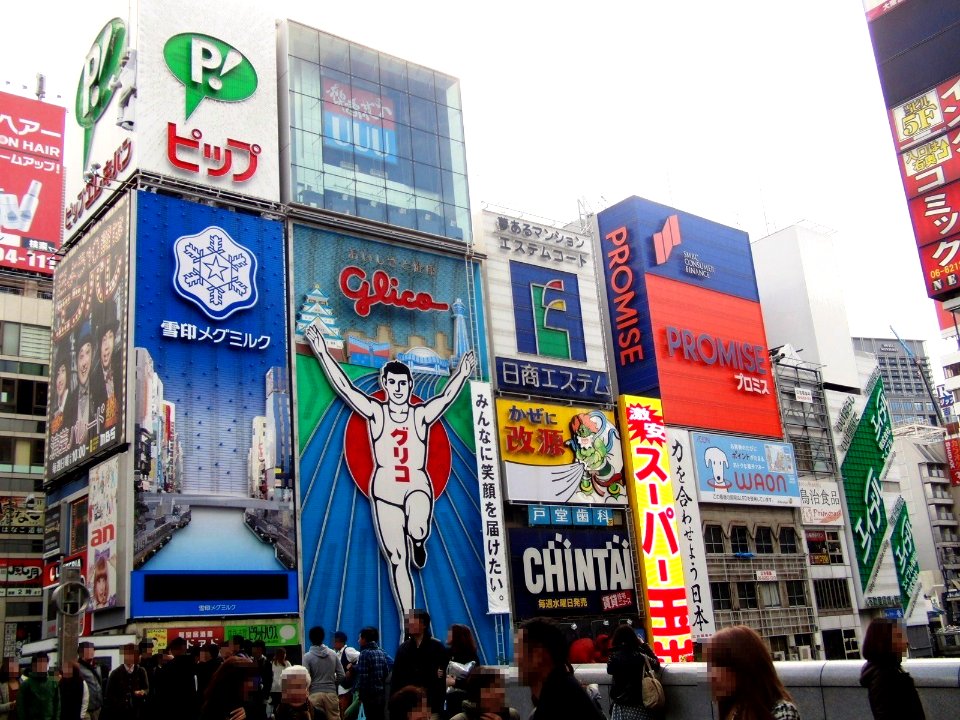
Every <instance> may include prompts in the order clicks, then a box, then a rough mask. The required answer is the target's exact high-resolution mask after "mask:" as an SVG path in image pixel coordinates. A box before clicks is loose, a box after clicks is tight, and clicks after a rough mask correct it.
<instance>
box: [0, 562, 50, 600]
mask: <svg viewBox="0 0 960 720" xmlns="http://www.w3.org/2000/svg"><path fill="white" fill-rule="evenodd" d="M42 580H43V560H41V559H40V558H0V597H8V598H18V597H42V596H43V587H42Z"/></svg>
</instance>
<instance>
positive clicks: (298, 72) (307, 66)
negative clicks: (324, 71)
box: [290, 58, 321, 98]
mask: <svg viewBox="0 0 960 720" xmlns="http://www.w3.org/2000/svg"><path fill="white" fill-rule="evenodd" d="M290 89H291V90H293V91H294V92H298V93H300V94H301V95H309V96H311V97H315V98H318V97H320V93H321V89H320V66H319V65H317V64H316V63H312V62H309V61H307V60H301V59H299V58H290Z"/></svg>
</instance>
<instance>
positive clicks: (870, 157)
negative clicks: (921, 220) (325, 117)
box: [0, 0, 942, 365]
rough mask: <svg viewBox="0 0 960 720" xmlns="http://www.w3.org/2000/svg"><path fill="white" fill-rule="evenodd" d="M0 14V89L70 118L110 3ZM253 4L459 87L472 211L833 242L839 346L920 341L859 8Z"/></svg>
mask: <svg viewBox="0 0 960 720" xmlns="http://www.w3.org/2000/svg"><path fill="white" fill-rule="evenodd" d="M237 4H238V3H233V2H229V1H225V2H224V3H223V5H224V7H225V8H226V9H228V11H229V10H230V9H231V8H232V6H234V5H237ZM7 5H8V7H5V10H4V26H5V39H4V42H3V44H2V45H0V89H4V90H6V91H8V92H14V93H17V94H28V91H23V90H21V85H24V84H25V85H28V86H29V87H30V88H32V86H33V82H34V80H33V78H34V76H35V74H36V73H37V72H43V73H44V74H45V75H46V76H47V78H48V80H47V82H48V92H49V94H48V98H47V99H48V100H55V95H57V94H60V95H62V100H61V102H63V103H64V104H65V105H67V106H68V108H69V107H71V106H72V104H73V100H74V93H75V89H76V83H77V79H78V77H79V73H80V68H81V64H82V60H83V57H84V54H85V53H86V51H87V49H88V48H89V46H90V44H91V42H92V41H93V39H94V37H95V35H96V33H97V31H98V30H99V29H100V27H101V26H102V25H103V24H104V23H105V22H106V21H107V20H108V19H109V18H110V17H112V15H113V14H124V10H125V8H126V6H127V2H126V0H97V2H91V3H83V4H81V3H76V2H64V1H63V0H56V1H55V2H51V1H49V0H48V1H46V2H45V1H44V0H38V2H35V3H15V4H14V3H7ZM270 6H271V7H272V8H273V9H274V10H273V11H274V13H275V15H276V16H277V17H278V18H280V17H289V18H292V19H295V20H299V21H301V22H304V23H306V24H309V25H313V26H315V27H319V28H321V29H323V30H326V31H328V32H331V33H334V34H337V35H341V36H343V37H345V38H348V39H350V40H354V41H356V42H360V43H363V44H365V45H369V46H371V47H374V48H377V49H379V50H382V51H385V52H389V53H392V54H394V55H398V56H400V57H403V58H406V59H408V60H411V61H414V62H417V63H421V64H424V65H428V66H431V67H433V68H435V69H437V70H441V71H443V72H446V73H449V74H451V75H455V76H457V77H459V78H460V80H461V89H462V95H463V108H464V123H465V131H466V141H467V162H468V171H469V178H470V189H471V192H470V195H471V201H472V204H473V207H474V209H478V208H480V207H481V206H482V203H484V202H489V203H494V204H496V205H499V206H503V207H507V208H511V209H514V210H519V211H523V212H526V213H530V214H534V215H538V216H540V217H544V218H549V219H554V220H557V221H570V220H573V219H575V218H576V217H577V215H578V201H583V203H584V204H585V206H586V207H587V208H589V209H590V210H592V211H594V212H596V211H599V210H602V209H603V208H604V207H606V206H608V205H612V204H613V203H616V202H618V201H619V200H621V199H622V198H624V197H627V196H629V195H640V196H642V197H647V198H649V199H651V200H655V201H657V202H661V203H665V204H668V205H673V206H675V207H678V208H680V209H682V210H685V211H687V212H691V213H695V214H698V215H702V216H704V217H706V218H709V219H711V220H715V221H718V222H722V223H726V224H729V225H734V226H737V227H740V228H742V229H744V230H746V231H747V232H749V233H750V236H751V238H753V239H757V238H759V237H762V236H764V235H766V234H768V233H769V232H773V231H775V230H778V229H781V228H783V227H786V226H788V225H790V224H792V223H795V222H797V221H800V220H806V221H808V222H810V223H814V224H817V225H822V226H825V227H826V228H829V229H830V230H832V231H834V233H835V234H834V239H835V241H836V244H837V247H838V251H839V258H838V259H839V262H840V265H841V267H842V268H844V269H845V272H846V274H847V285H846V287H845V292H846V299H847V311H848V315H849V316H850V329H851V332H853V333H854V334H856V335H877V336H890V332H889V330H888V326H890V325H893V326H894V328H896V330H897V331H898V332H899V333H900V335H901V336H904V337H911V338H917V339H923V340H932V339H935V338H939V330H938V328H937V324H936V318H935V315H934V311H933V303H932V301H930V300H928V299H927V298H926V294H925V291H924V286H923V281H922V277H921V274H920V264H919V261H918V259H917V251H916V245H915V242H914V239H913V233H912V230H911V225H910V218H909V215H908V213H907V206H906V200H905V199H904V195H903V190H902V186H901V183H900V176H899V173H898V170H897V158H896V155H895V153H894V151H893V145H892V141H891V138H890V131H889V126H888V124H887V120H886V111H885V108H884V106H883V100H882V98H881V95H880V86H879V82H878V79H877V71H876V66H875V64H874V60H873V54H872V50H871V47H870V40H869V36H868V33H867V24H866V20H865V17H864V12H863V6H862V4H861V1H860V0H806V1H805V2H791V3H781V2H769V0H766V1H764V0H732V1H731V2H716V0H671V1H670V2H662V1H661V2H649V1H646V2H644V1H641V2H635V3H624V2H622V0H620V1H618V2H612V1H610V0H593V2H588V3H583V2H566V1H559V2H540V1H528V2H523V1H522V0H520V1H518V0H513V1H512V2H503V1H502V0H488V1H486V2H483V3H475V2H463V3H450V2H435V1H434V0H427V1H422V2H417V1H414V2H410V3H397V2H383V1H381V0H366V1H365V2H363V3H357V2H352V3H320V2H295V1H294V0H274V1H273V2H272V3H270ZM67 126H68V128H70V129H71V130H70V131H69V132H72V133H73V134H72V135H71V134H69V132H68V142H78V141H79V140H78V139H79V131H78V129H77V127H76V125H75V124H74V123H73V122H72V120H71V119H70V117H69V116H68V121H67ZM68 157H69V152H68ZM941 346H942V345H941V343H940V341H939V340H937V342H936V343H928V352H930V354H931V355H933V356H934V364H935V365H936V364H938V360H937V357H936V356H937V355H938V354H939V348H940V347H941Z"/></svg>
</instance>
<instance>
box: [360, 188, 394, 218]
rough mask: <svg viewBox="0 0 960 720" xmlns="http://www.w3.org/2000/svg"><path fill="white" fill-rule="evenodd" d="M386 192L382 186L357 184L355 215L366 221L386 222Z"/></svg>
mask: <svg viewBox="0 0 960 720" xmlns="http://www.w3.org/2000/svg"><path fill="white" fill-rule="evenodd" d="M386 200H387V191H386V189H385V188H384V187H383V186H377V185H369V184H367V183H361V182H358V183H357V215H359V216H360V217H364V218H367V219H368V220H377V221H379V222H386V220H387V205H386Z"/></svg>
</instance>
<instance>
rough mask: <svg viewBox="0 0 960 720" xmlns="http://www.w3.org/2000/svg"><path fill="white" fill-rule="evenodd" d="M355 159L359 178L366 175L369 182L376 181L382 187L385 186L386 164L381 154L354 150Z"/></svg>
mask: <svg viewBox="0 0 960 720" xmlns="http://www.w3.org/2000/svg"><path fill="white" fill-rule="evenodd" d="M378 137H379V136H378ZM353 158H354V162H355V163H356V167H357V176H358V177H359V176H361V175H364V176H366V179H367V182H370V181H371V179H375V181H379V184H380V185H382V184H383V176H384V170H383V167H384V163H383V157H382V153H381V152H379V151H373V150H369V149H363V150H361V149H360V148H354V155H353Z"/></svg>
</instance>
